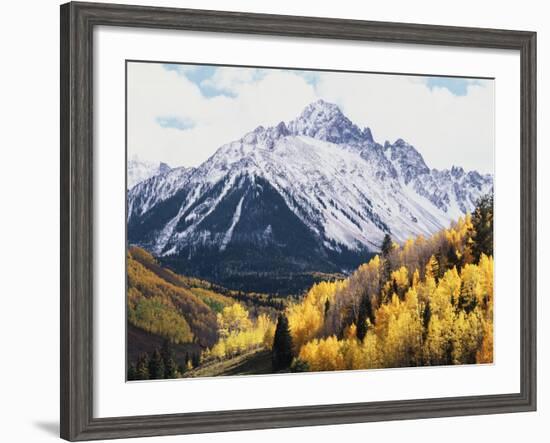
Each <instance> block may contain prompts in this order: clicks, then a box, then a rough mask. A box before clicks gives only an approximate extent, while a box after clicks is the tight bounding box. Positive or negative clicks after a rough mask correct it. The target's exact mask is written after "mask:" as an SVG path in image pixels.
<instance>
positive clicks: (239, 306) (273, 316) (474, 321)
mask: <svg viewBox="0 0 550 443" xmlns="http://www.w3.org/2000/svg"><path fill="white" fill-rule="evenodd" d="M493 267H494V262H493V200H492V196H486V197H483V198H481V199H480V200H479V202H478V204H477V206H476V208H475V210H474V211H473V213H472V214H471V215H470V214H468V215H466V216H464V217H462V218H460V219H459V220H457V221H456V222H455V223H453V224H452V225H451V226H450V227H449V228H447V229H444V230H442V231H439V232H437V233H436V234H434V235H432V236H430V237H428V238H426V237H423V236H419V237H416V238H414V239H409V240H407V241H406V242H405V243H404V244H401V245H400V244H397V243H395V242H394V241H392V239H391V236H390V235H386V237H385V239H384V242H383V245H382V248H381V252H380V254H378V255H376V256H374V258H372V259H370V260H369V261H368V262H367V263H364V264H363V265H361V266H360V267H359V268H358V269H356V270H355V271H354V272H353V273H351V274H350V275H349V276H347V277H345V278H342V277H341V276H335V277H334V278H328V279H327V280H326V281H322V282H319V283H316V284H314V285H313V286H312V287H311V288H310V289H309V290H307V291H306V292H305V294H297V295H296V296H294V297H278V296H273V295H270V294H262V293H247V292H243V291H235V290H230V289H227V288H224V287H221V286H218V285H215V284H212V283H210V282H207V281H204V280H199V279H196V278H191V277H186V276H182V275H178V274H176V273H174V272H172V271H171V270H169V269H167V268H164V267H162V266H160V265H159V264H158V262H157V261H156V259H155V258H154V257H153V256H152V255H151V254H150V253H148V252H147V251H145V250H143V249H140V248H137V247H130V248H129V250H128V253H127V270H128V308H127V312H128V343H127V349H128V356H127V359H128V365H127V367H128V380H148V379H161V378H181V377H201V376H216V375H238V374H262V373H273V372H304V371H330V370H345V369H370V368H394V367H410V366H431V365H459V364H475V363H491V362H492V361H493Z"/></svg>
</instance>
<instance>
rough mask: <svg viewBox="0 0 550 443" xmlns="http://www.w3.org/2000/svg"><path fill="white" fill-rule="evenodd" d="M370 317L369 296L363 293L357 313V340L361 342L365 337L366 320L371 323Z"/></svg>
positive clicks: (371, 314)
mask: <svg viewBox="0 0 550 443" xmlns="http://www.w3.org/2000/svg"><path fill="white" fill-rule="evenodd" d="M372 316H373V312H372V303H371V300H370V296H369V294H368V293H367V292H366V291H365V293H364V294H363V298H362V299H361V304H360V306H359V313H358V314H357V338H358V339H359V340H361V341H363V340H364V339H365V336H366V335H367V330H368V326H367V319H369V320H371V322H372V319H371V317H372Z"/></svg>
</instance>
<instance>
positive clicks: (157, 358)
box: [149, 349, 164, 380]
mask: <svg viewBox="0 0 550 443" xmlns="http://www.w3.org/2000/svg"><path fill="white" fill-rule="evenodd" d="M149 378H150V379H151V380H160V379H162V378H164V362H163V361H162V356H161V355H160V352H159V350H158V349H155V350H154V351H153V353H152V354H151V358H150V359H149Z"/></svg>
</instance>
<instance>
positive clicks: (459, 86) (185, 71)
mask: <svg viewBox="0 0 550 443" xmlns="http://www.w3.org/2000/svg"><path fill="white" fill-rule="evenodd" d="M164 69H166V70H167V71H175V72H177V73H178V75H182V76H185V77H186V78H187V79H188V80H190V81H191V82H193V83H194V84H195V85H197V87H198V88H199V89H200V91H201V93H202V95H203V96H204V97H207V98H211V97H216V96H220V95H224V96H227V97H235V93H234V92H232V91H230V90H227V89H224V88H216V87H215V86H213V84H212V82H209V80H210V79H212V78H213V77H214V76H215V75H216V72H218V71H219V70H223V69H224V68H223V67H219V66H211V65H189V64H165V65H164ZM246 69H250V70H251V71H253V72H254V73H255V74H254V76H253V78H252V79H251V80H250V81H258V80H261V79H262V78H263V77H265V75H266V74H267V72H269V71H274V70H277V69H259V68H246ZM290 72H293V73H294V74H295V75H298V76H300V77H302V78H303V79H304V80H305V81H306V82H307V83H308V84H310V85H313V86H315V85H316V84H317V83H318V82H319V79H320V76H321V75H323V73H320V72H319V71H307V70H290ZM412 78H419V79H421V81H422V82H423V83H425V85H426V87H427V88H428V89H430V90H433V89H434V88H444V89H447V90H448V91H449V92H450V93H451V94H453V95H456V96H465V95H467V94H468V87H469V86H470V85H480V84H481V83H480V81H479V80H476V79H470V78H460V77H436V76H425V77H412Z"/></svg>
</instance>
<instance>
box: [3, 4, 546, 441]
mask: <svg viewBox="0 0 550 443" xmlns="http://www.w3.org/2000/svg"><path fill="white" fill-rule="evenodd" d="M132 3H141V2H138V1H134V2H132ZM156 4H157V5H161V4H162V5H166V6H182V7H195V8H198V7H202V8H209V9H232V10H240V11H255V12H269V13H285V14H296V15H318V16H331V17H342V18H346V17H347V18H362V19H372V20H387V21H406V22H419V23H433V24H448V25H465V26H481V27H498V28H516V29H528V30H535V31H538V33H539V36H538V45H539V51H538V57H539V61H538V63H539V64H538V77H539V85H538V96H539V104H538V106H539V112H538V120H539V138H538V140H539V146H541V147H544V146H548V145H549V143H550V137H548V135H547V133H545V132H544V131H543V129H544V125H543V122H544V121H548V119H549V118H550V115H548V104H549V103H550V102H549V97H548V92H547V91H548V87H547V85H546V84H545V83H544V82H543V80H542V79H543V76H544V73H545V72H546V69H547V67H548V63H549V61H550V55H548V54H550V51H549V46H550V31H548V25H549V24H550V20H549V17H548V15H547V14H546V12H545V10H544V2H537V1H529V0H524V1H523V2H510V4H509V5H508V2H504V1H500V2H496V1H494V2H484V3H482V2H478V1H475V2H474V1H469V0H464V1H462V2H460V3H456V4H453V7H449V6H443V5H442V4H441V2H437V1H420V0H418V1H415V2H410V1H407V0H403V1H386V2H384V3H383V4H382V3H380V2H376V4H374V3H373V4H369V5H367V4H365V3H359V2H355V1H353V0H350V1H346V0H340V1H339V2H334V1H317V2H314V3H313V2H306V1H302V2H298V1H295V0H294V1H283V0H278V1H276V2H263V3H262V4H259V2H257V1H256V2H254V1H245V0H242V1H237V0H232V1H223V0H219V1H212V0H208V1H202V2H201V1H162V2H156ZM361 5H363V6H361ZM58 16H59V12H58V3H57V2H54V1H44V0H42V1H40V2H39V1H27V2H20V3H19V5H18V4H17V3H15V2H13V3H11V4H10V5H9V6H4V8H3V14H2V17H3V19H4V22H3V23H2V26H1V27H0V29H1V32H2V36H1V37H2V38H1V40H0V41H1V42H2V44H1V47H0V49H1V51H2V67H1V69H0V88H1V95H0V97H1V101H0V103H1V105H0V106H1V108H0V109H1V111H0V112H1V117H2V120H1V121H2V126H1V128H2V131H0V137H2V143H1V146H2V151H1V155H2V161H1V163H0V164H1V165H2V169H1V171H2V172H1V174H0V190H1V191H0V192H1V196H2V217H1V218H0V224H1V225H0V228H1V229H0V232H1V233H2V237H1V238H2V242H1V243H0V244H1V245H2V255H1V257H2V267H1V269H2V273H1V274H0V275H1V277H2V280H1V282H2V283H1V286H0V287H1V288H2V289H1V295H2V297H1V300H2V303H1V304H0V313H1V314H2V315H1V317H0V337H1V341H0V344H1V348H0V352H1V355H2V359H1V362H2V363H1V364H0V383H1V387H0V388H1V389H0V402H1V403H0V405H1V406H2V411H1V413H2V414H3V415H2V424H3V426H2V427H1V429H0V432H1V433H2V440H4V441H10V442H17V441H21V442H40V441H47V440H52V441H53V440H54V439H55V438H56V435H57V432H58V431H57V429H58V410H59V402H58V370H59V365H58V361H59V351H58V343H59V341H58V330H59V327H58V323H59V315H58V310H59V309H58V304H59V296H58V288H59V284H58V274H59V263H58V258H57V257H58V252H59V248H58V240H59V237H58V231H59V223H58V218H59V216H58V208H59V205H58V191H59V185H58V183H59V180H58V176H59V166H58V132H59V129H58V128H59V123H58V109H59V107H58V106H59V105H58V100H59V98H58V97H59V94H58V76H59V59H58V51H59V49H58V48H59V35H58V22H59V20H58ZM547 77H548V76H547ZM549 155H550V154H548V150H547V149H542V148H541V149H540V150H539V159H538V162H539V170H540V171H542V168H544V165H545V164H547V163H548V161H549V160H550V157H549ZM539 177H540V178H539V199H538V200H539V275H540V276H541V278H540V284H539V411H538V412H537V413H531V414H511V415H502V416H485V417H463V418H451V419H432V420H428V421H426V420H422V421H406V422H392V423H376V424H360V425H351V426H329V427H323V428H303V429H287V430H274V431H254V432H245V433H228V434H217V435H212V434H211V435H202V436H187V437H167V438H162V439H160V438H158V439H149V440H148V441H151V442H152V441H166V442H168V441H187V442H195V441H196V442H214V441H216V442H222V441H225V442H237V441H239V442H253V441H257V440H259V439H261V440H262V441H265V442H269V441H281V440H288V441H309V440H311V441H334V440H342V439H361V440H373V441H399V440H407V441H409V442H416V441H422V442H429V441H434V442H436V441H441V440H442V439H443V440H445V441H447V442H454V441H456V442H459V441H460V442H463V441H464V440H465V439H468V440H470V441H482V440H491V441H504V442H506V441H518V440H520V439H521V440H524V439H525V437H526V436H528V437H529V438H528V439H529V440H530V441H544V437H543V433H544V429H545V424H546V423H547V422H548V420H549V419H550V413H549V410H548V407H547V404H548V400H547V399H548V398H550V392H549V391H548V387H547V386H548V383H547V382H546V380H545V377H544V373H545V372H548V364H549V363H550V361H549V358H550V357H549V352H550V351H549V350H548V347H547V346H545V341H546V340H545V338H546V336H547V335H548V327H547V325H546V324H545V323H543V321H542V318H543V315H544V314H546V311H547V310H548V309H547V307H548V303H547V301H546V300H544V292H545V289H546V288H547V286H548V285H547V284H544V283H543V282H542V276H543V273H544V270H545V267H547V266H548V264H547V263H546V262H545V261H544V259H546V257H547V254H546V252H543V250H544V249H547V248H548V246H550V245H548V235H546V234H545V233H544V232H543V230H542V229H541V227H542V226H544V225H545V224H546V223H547V218H548V216H549V215H550V214H549V212H548V211H549V204H550V201H549V199H548V198H546V200H545V191H544V190H545V188H547V187H548V185H550V183H549V180H550V179H549V178H548V176H544V175H543V174H542V173H540V174H539Z"/></svg>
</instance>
